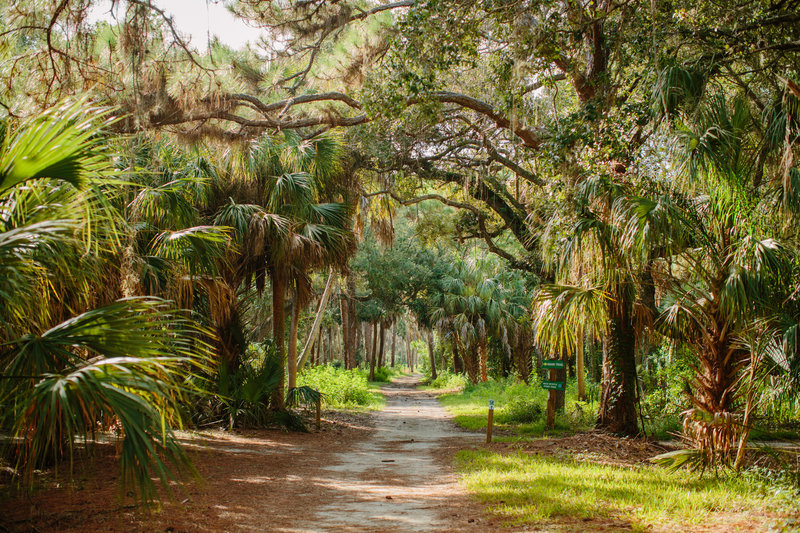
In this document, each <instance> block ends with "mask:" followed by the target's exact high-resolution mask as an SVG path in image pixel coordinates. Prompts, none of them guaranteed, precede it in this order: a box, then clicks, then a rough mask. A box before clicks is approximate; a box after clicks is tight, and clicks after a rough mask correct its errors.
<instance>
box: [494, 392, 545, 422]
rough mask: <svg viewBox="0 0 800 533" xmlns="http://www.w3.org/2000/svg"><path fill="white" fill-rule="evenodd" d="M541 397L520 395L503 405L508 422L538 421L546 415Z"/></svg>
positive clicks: (504, 415) (504, 416)
mask: <svg viewBox="0 0 800 533" xmlns="http://www.w3.org/2000/svg"><path fill="white" fill-rule="evenodd" d="M542 405H543V404H542V402H541V400H540V399H538V398H537V399H534V398H530V397H519V398H514V399H512V400H511V401H510V402H509V403H508V404H506V406H505V407H503V413H502V414H503V418H504V419H505V420H506V421H508V422H521V423H526V424H527V423H531V422H537V421H539V420H541V419H542V417H543V416H544V409H543V407H542Z"/></svg>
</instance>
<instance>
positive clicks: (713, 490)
mask: <svg viewBox="0 0 800 533" xmlns="http://www.w3.org/2000/svg"><path fill="white" fill-rule="evenodd" d="M456 464H457V467H458V469H459V470H460V472H461V473H462V475H463V477H462V483H463V485H464V486H465V487H466V488H467V489H468V490H469V491H470V492H471V493H472V494H474V495H475V496H476V497H477V498H478V499H480V500H481V501H483V502H486V503H488V504H489V508H490V510H491V512H492V513H494V514H496V515H498V516H500V517H502V518H505V519H506V521H507V522H508V523H509V524H514V525H523V524H541V523H543V522H552V523H555V524H557V523H559V522H562V523H563V522H567V523H569V522H571V523H573V525H575V522H576V521H578V522H582V523H583V525H582V526H581V530H592V528H593V525H592V522H593V521H594V522H597V521H602V520H606V521H608V520H611V521H613V522H615V523H616V526H617V527H621V528H627V527H631V528H632V529H633V530H635V531H646V530H649V529H650V528H651V527H653V526H659V529H662V528H664V527H665V526H672V527H674V529H673V530H675V531H682V530H685V529H686V526H688V525H692V524H701V523H704V522H707V521H708V520H709V517H710V515H712V514H714V513H725V514H726V515H727V519H730V518H731V517H732V515H736V516H735V517H733V518H734V523H732V524H728V525H730V526H731V527H730V530H736V529H737V528H739V529H740V530H741V528H744V530H747V527H748V526H747V523H748V521H749V520H750V521H751V520H753V519H754V518H755V519H757V517H753V516H748V513H753V512H757V514H758V515H761V516H763V514H764V512H765V511H766V512H768V511H770V510H775V509H777V508H778V504H777V503H776V502H775V501H773V500H771V499H770V497H768V496H766V494H765V492H764V491H763V490H760V489H759V488H757V487H754V486H753V485H752V484H748V483H747V482H746V480H745V478H743V477H719V478H710V477H705V478H699V477H698V476H697V475H696V474H691V473H687V472H685V471H679V472H672V471H667V470H665V469H663V468H658V467H651V466H640V467H632V468H621V467H615V466H606V465H600V464H595V463H590V462H580V461H576V460H574V459H572V458H569V457H554V456H540V455H529V454H525V453H522V452H517V453H513V454H497V453H493V452H490V451H487V450H463V451H461V452H459V453H458V455H457V456H456ZM617 522H622V523H617ZM726 523H727V522H726ZM737 523H740V524H739V525H737ZM756 524H757V526H758V527H759V528H765V527H766V524H763V523H756ZM607 525H608V524H606V526H607ZM604 527H605V526H604Z"/></svg>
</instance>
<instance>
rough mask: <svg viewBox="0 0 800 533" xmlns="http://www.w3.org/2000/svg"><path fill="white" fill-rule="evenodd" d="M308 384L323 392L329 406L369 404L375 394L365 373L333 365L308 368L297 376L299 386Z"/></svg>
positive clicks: (323, 401) (323, 400) (323, 398)
mask: <svg viewBox="0 0 800 533" xmlns="http://www.w3.org/2000/svg"><path fill="white" fill-rule="evenodd" d="M304 385H305V386H308V387H311V388H312V389H315V390H318V391H319V392H321V393H322V403H323V404H325V405H327V406H329V407H351V406H356V405H369V404H370V403H372V402H373V395H372V393H371V392H370V390H369V384H368V383H367V378H366V377H365V376H364V374H363V373H362V372H360V371H358V370H343V369H341V368H334V367H332V366H328V365H325V366H316V367H313V368H307V369H306V370H304V371H303V372H302V373H301V374H300V375H299V376H298V377H297V386H298V387H301V386H304Z"/></svg>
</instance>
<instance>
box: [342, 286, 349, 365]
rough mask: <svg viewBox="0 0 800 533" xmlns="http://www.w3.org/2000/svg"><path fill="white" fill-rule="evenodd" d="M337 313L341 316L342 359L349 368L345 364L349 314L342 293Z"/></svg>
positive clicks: (345, 299)
mask: <svg viewBox="0 0 800 533" xmlns="http://www.w3.org/2000/svg"><path fill="white" fill-rule="evenodd" d="M339 313H340V314H341V317H342V331H341V334H342V360H343V361H344V367H345V368H346V369H349V368H350V367H349V366H347V353H349V352H348V346H349V345H350V344H351V341H350V316H349V313H348V305H347V298H346V297H345V295H344V294H342V295H341V300H339Z"/></svg>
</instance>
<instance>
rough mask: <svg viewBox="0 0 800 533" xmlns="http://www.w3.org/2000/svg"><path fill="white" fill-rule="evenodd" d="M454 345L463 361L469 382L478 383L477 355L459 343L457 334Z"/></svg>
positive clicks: (459, 338) (459, 339)
mask: <svg viewBox="0 0 800 533" xmlns="http://www.w3.org/2000/svg"><path fill="white" fill-rule="evenodd" d="M455 339H456V344H458V352H459V353H460V354H461V356H462V359H463V361H464V368H465V369H466V371H467V376H468V377H469V380H470V381H471V382H472V383H473V384H474V383H477V382H478V354H477V353H476V351H475V350H470V349H468V347H467V346H465V345H464V343H463V342H461V337H460V336H459V335H458V333H456V334H455Z"/></svg>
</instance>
